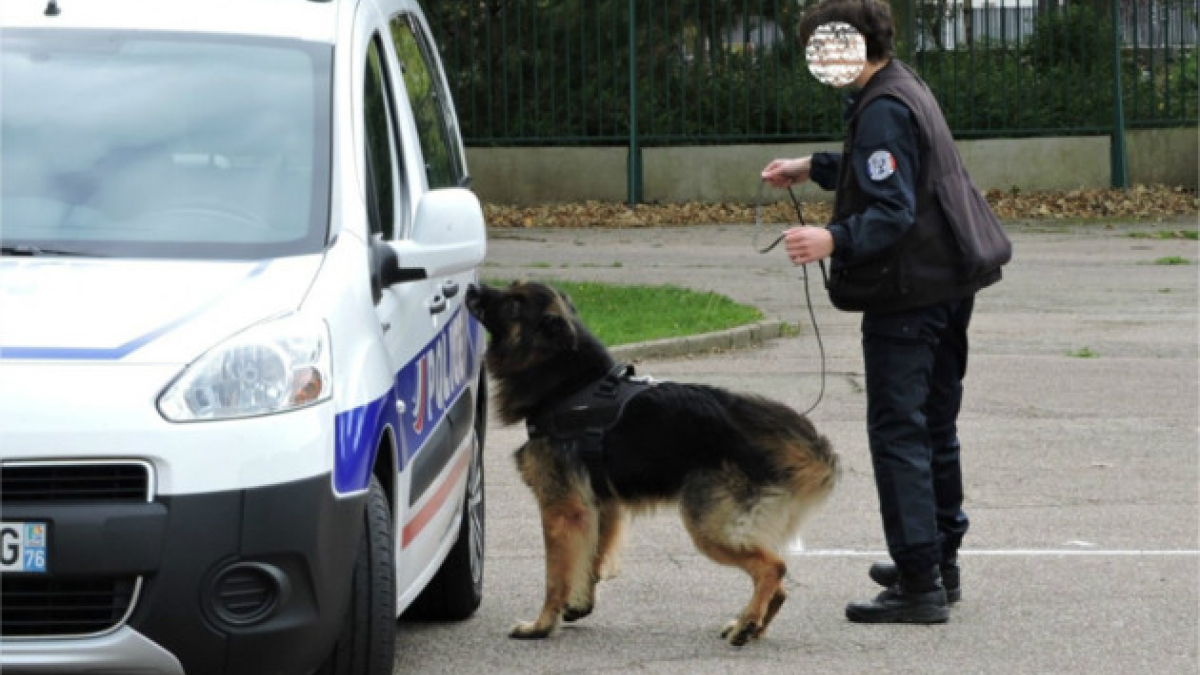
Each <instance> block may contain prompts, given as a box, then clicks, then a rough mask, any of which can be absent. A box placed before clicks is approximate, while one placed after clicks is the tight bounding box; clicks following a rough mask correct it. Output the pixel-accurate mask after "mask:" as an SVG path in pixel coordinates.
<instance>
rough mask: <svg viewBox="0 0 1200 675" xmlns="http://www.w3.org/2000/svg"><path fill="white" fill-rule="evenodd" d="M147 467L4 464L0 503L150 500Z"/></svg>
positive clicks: (1, 467) (0, 484) (1, 473)
mask: <svg viewBox="0 0 1200 675" xmlns="http://www.w3.org/2000/svg"><path fill="white" fill-rule="evenodd" d="M150 497H151V495H150V469H149V467H148V466H147V465H146V464H142V463H137V462H128V463H122V462H96V463H46V464H6V465H3V466H0V504H3V505H5V506H7V505H12V504H36V503H54V504H78V503H81V502H104V503H110V504H111V503H138V502H145V501H148V500H149V499H150Z"/></svg>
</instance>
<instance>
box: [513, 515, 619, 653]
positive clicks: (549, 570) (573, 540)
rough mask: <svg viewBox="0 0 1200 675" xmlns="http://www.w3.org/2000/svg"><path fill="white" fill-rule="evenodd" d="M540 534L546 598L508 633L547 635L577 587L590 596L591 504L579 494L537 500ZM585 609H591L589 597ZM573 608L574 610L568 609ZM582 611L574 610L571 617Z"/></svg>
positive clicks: (593, 546)
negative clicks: (534, 616)
mask: <svg viewBox="0 0 1200 675" xmlns="http://www.w3.org/2000/svg"><path fill="white" fill-rule="evenodd" d="M540 507H541V512H542V536H543V539H544V541H545V546H546V598H545V602H544V603H543V604H542V611H541V613H540V614H539V615H538V618H537V619H536V620H535V621H529V622H522V623H519V624H517V625H516V626H515V627H513V629H512V631H511V632H510V633H509V637H513V638H520V639H536V638H544V637H548V636H549V635H550V634H551V633H552V632H554V629H555V628H556V627H557V626H558V621H559V618H560V617H562V616H563V612H564V611H569V610H570V608H571V606H572V605H571V602H572V600H573V599H575V598H576V593H577V592H580V591H577V589H584V590H583V591H582V592H583V593H584V597H586V598H590V597H591V588H592V586H593V584H594V580H593V576H592V563H593V557H594V556H595V549H596V539H597V530H598V517H597V513H596V509H595V507H594V506H593V505H592V504H590V503H589V502H588V501H587V500H585V499H584V497H582V496H581V495H579V494H573V495H570V496H568V497H565V498H564V499H562V500H558V501H555V502H554V503H550V504H541V505H540ZM588 602H589V604H588V605H587V608H586V609H587V611H589V612H590V611H591V605H590V600H589V601H588ZM570 611H573V612H576V611H578V610H570ZM584 615H586V612H585V613H584V614H582V615H578V614H574V613H573V615H572V618H581V616H584Z"/></svg>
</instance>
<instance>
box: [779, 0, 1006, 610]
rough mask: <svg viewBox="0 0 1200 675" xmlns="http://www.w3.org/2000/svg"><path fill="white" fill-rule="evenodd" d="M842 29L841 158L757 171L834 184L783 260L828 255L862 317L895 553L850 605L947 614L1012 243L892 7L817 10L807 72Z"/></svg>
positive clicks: (836, 3) (806, 38) (833, 1)
mask: <svg viewBox="0 0 1200 675" xmlns="http://www.w3.org/2000/svg"><path fill="white" fill-rule="evenodd" d="M847 24H848V26H849V27H851V28H852V29H853V30H852V31H850V33H851V35H853V34H854V33H855V32H857V34H859V35H861V38H862V41H863V42H865V62H864V63H862V65H861V68H862V69H861V71H860V72H858V74H857V76H856V77H854V78H853V80H852V81H850V83H849V88H850V89H851V91H852V93H851V95H850V97H849V99H848V107H847V111H846V116H845V119H846V125H847V134H846V139H845V144H844V147H843V149H842V152H841V153H815V154H813V155H812V156H810V157H803V158H799V159H777V160H774V161H772V162H771V163H769V164H768V165H767V166H766V168H764V169H763V171H762V178H763V180H765V181H766V182H767V183H769V184H770V185H772V186H775V187H785V186H788V185H792V184H795V183H801V182H804V181H806V180H809V179H811V180H813V181H814V182H816V183H817V184H818V185H820V186H821V187H822V188H824V189H827V190H836V197H835V202H834V213H833V217H832V219H831V222H830V223H829V224H828V226H827V227H796V228H792V229H790V230H788V231H787V232H786V233H785V241H786V245H787V253H788V256H789V257H790V258H791V260H792V261H793V262H794V263H796V264H805V263H809V262H813V261H816V260H821V259H823V258H826V257H829V258H830V260H831V268H830V279H829V282H828V290H829V294H830V299H831V301H832V302H833V304H834V305H835V306H837V307H838V308H840V309H844V310H850V311H861V312H862V313H863V315H862V349H863V361H864V367H865V370H866V385H867V386H866V388H867V431H868V437H869V441H870V450H871V460H872V465H873V468H874V476H875V485H876V489H877V493H878V496H879V506H880V512H881V515H882V519H883V529H884V533H885V536H886V539H887V546H888V553H889V555H890V557H891V559H892V562H891V563H878V564H875V565H873V566H872V567H871V569H870V570H869V575H870V576H871V578H872V579H873V580H875V581H876V582H877V583H879V584H880V585H882V586H884V587H885V590H884V591H883V592H882V593H879V594H878V595H877V596H876V597H875V598H874V599H872V600H870V601H867V602H854V603H850V604H849V605H847V607H846V617H847V618H848V619H849V620H850V621H854V622H861V623H896V622H900V623H942V622H945V621H947V620H948V619H949V603H950V602H954V601H956V600H958V599H959V597H960V594H961V590H960V586H959V568H958V561H957V552H958V549H959V546H960V545H961V543H962V539H963V535H964V534H965V533H966V531H967V526H968V520H967V515H966V513H965V512H964V511H963V509H962V502H963V488H962V485H963V480H962V470H961V465H960V462H959V440H958V434H957V427H956V422H957V418H958V413H959V406H960V403H961V401H962V392H963V387H962V380H963V376H964V375H965V374H966V369H967V328H968V325H969V324H970V320H971V312H972V309H973V307H974V298H975V293H976V292H977V291H978V290H980V289H982V288H984V287H985V286H988V285H990V284H992V283H994V282H996V281H997V280H999V278H1000V265H1001V264H1003V262H1006V261H1007V260H1008V257H1009V256H1010V255H1011V245H1010V244H1009V243H1008V240H1007V237H1005V236H1004V235H1003V231H1002V230H1001V229H1000V228H999V224H998V222H996V220H995V216H994V215H993V214H992V213H991V211H990V210H989V209H988V207H987V205H986V202H984V201H983V199H982V197H981V196H980V195H979V193H978V191H977V190H975V188H974V187H973V186H972V185H971V184H970V179H969V178H968V177H967V174H966V171H965V170H964V169H963V167H962V162H961V158H960V157H959V155H958V152H957V150H956V149H955V147H954V140H953V138H952V136H951V135H950V131H949V130H948V128H947V126H946V122H945V119H944V118H943V116H942V113H941V110H940V109H939V107H938V105H937V102H936V101H935V100H934V98H933V95H932V94H931V93H930V92H929V89H928V88H927V87H926V85H925V84H924V82H922V81H921V80H920V78H919V77H918V76H917V75H916V74H915V73H914V72H913V71H912V70H911V69H909V68H908V66H906V65H905V64H903V63H901V62H900V61H899V60H897V59H895V58H894V57H893V34H894V29H893V25H892V17H891V10H890V8H889V6H888V5H887V4H886V3H885V2H880V1H879V0H824V1H823V2H821V3H820V4H818V5H816V6H814V7H813V8H811V9H810V10H809V11H808V12H807V13H806V14H805V16H804V18H803V19H802V20H801V25H800V38H801V40H802V41H803V42H804V43H805V44H806V45H809V46H810V49H809V59H810V69H813V68H812V67H813V62H812V59H813V58H814V55H813V50H812V49H811V47H812V45H813V43H812V42H811V41H810V37H811V36H813V35H814V32H819V31H821V30H822V29H823V28H824V27H828V26H838V27H845V26H846V25H847ZM843 56H844V55H843ZM843 60H844V59H843ZM814 73H816V70H815V69H814ZM834 84H835V85H837V84H840V83H837V82H835V83H834ZM980 233H982V235H981V234H980ZM972 236H975V237H976V239H982V240H983V244H982V246H983V248H984V249H986V250H983V251H982V252H980V251H975V252H974V253H971V254H969V255H967V256H964V254H963V252H962V251H963V250H964V247H963V246H960V242H962V241H963V240H964V239H970V238H971V237H972ZM965 248H968V249H969V248H970V246H966V247H965Z"/></svg>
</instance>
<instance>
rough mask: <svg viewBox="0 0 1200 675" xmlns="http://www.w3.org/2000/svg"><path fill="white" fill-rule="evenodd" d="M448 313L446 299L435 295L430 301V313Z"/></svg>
mask: <svg viewBox="0 0 1200 675" xmlns="http://www.w3.org/2000/svg"><path fill="white" fill-rule="evenodd" d="M444 311H446V299H445V298H443V297H442V296H440V295H435V296H433V297H432V298H430V300H429V313H430V314H441V313H442V312H444Z"/></svg>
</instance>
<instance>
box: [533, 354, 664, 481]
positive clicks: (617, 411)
mask: <svg viewBox="0 0 1200 675" xmlns="http://www.w3.org/2000/svg"><path fill="white" fill-rule="evenodd" d="M653 386H654V382H653V381H652V380H651V379H650V378H647V377H634V373H633V366H632V365H628V364H624V363H618V364H617V365H615V366H613V368H612V370H609V371H608V373H607V374H606V375H605V376H604V377H602V378H600V379H599V380H596V381H595V382H593V383H591V384H589V385H588V386H586V387H584V388H583V389H580V390H579V391H577V392H575V393H574V394H571V395H570V396H568V397H567V398H565V399H563V401H562V402H561V403H559V404H558V405H556V406H554V407H553V408H551V409H550V410H547V411H546V412H543V413H542V414H540V415H538V416H537V417H533V418H530V419H528V420H526V422H525V428H526V430H527V431H528V432H529V438H531V439H534V438H549V439H550V442H551V443H552V444H553V445H554V447H555V449H556V450H558V451H559V452H566V453H577V454H578V455H579V457H580V458H581V459H582V460H583V462H584V464H585V465H587V467H588V471H589V472H591V478H592V485H593V486H594V487H595V488H596V489H597V490H601V488H602V486H605V485H607V481H606V479H605V476H606V473H605V461H604V432H606V431H608V430H609V429H611V428H612V427H613V426H615V425H616V423H617V422H618V421H620V419H621V415H622V413H624V411H625V404H627V403H629V401H630V400H631V399H632V398H633V397H634V396H637V395H638V394H640V393H642V392H644V391H646V390H647V389H649V388H650V387H653ZM604 491H607V490H604Z"/></svg>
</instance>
